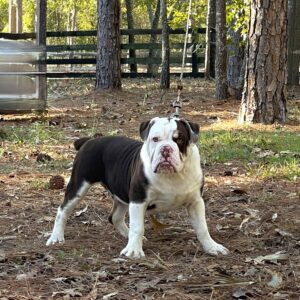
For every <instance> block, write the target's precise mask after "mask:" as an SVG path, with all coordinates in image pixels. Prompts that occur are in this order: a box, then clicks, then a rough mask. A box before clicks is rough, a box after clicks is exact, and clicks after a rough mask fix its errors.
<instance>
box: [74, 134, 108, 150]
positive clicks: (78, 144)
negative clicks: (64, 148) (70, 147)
mask: <svg viewBox="0 0 300 300" xmlns="http://www.w3.org/2000/svg"><path fill="white" fill-rule="evenodd" d="M102 136H103V134H102V133H95V134H94V136H93V137H83V138H80V139H78V140H76V141H75V142H74V147H75V149H76V150H77V151H78V150H79V149H80V148H81V147H82V145H83V144H85V143H86V142H87V141H89V140H91V139H95V138H100V137H102Z"/></svg>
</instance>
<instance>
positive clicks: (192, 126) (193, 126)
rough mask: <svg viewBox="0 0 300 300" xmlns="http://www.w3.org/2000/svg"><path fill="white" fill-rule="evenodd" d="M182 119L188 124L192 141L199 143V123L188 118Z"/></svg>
mask: <svg viewBox="0 0 300 300" xmlns="http://www.w3.org/2000/svg"><path fill="white" fill-rule="evenodd" d="M182 121H183V122H184V123H185V124H186V125H187V128H188V130H189V132H190V135H191V142H192V143H194V144H197V143H198V142H199V135H200V127H199V125H198V124H197V123H194V122H190V121H187V120H183V119H182Z"/></svg>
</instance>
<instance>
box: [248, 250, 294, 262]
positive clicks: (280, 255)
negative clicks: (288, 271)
mask: <svg viewBox="0 0 300 300" xmlns="http://www.w3.org/2000/svg"><path fill="white" fill-rule="evenodd" d="M288 257H289V256H288V254H287V253H282V252H281V251H279V252H276V253H274V254H269V255H265V256H257V257H256V258H254V259H253V261H254V263H256V264H261V263H262V262H264V261H271V262H277V260H286V259H288Z"/></svg>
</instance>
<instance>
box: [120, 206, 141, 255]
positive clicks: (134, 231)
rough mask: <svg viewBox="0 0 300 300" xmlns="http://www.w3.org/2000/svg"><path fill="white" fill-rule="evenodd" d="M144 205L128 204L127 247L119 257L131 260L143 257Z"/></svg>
mask: <svg viewBox="0 0 300 300" xmlns="http://www.w3.org/2000/svg"><path fill="white" fill-rule="evenodd" d="M145 211H146V203H134V202H130V203H129V234H128V243H127V246H126V247H125V248H124V249H123V250H122V251H121V255H126V256H128V257H132V258H141V257H144V256H145V254H144V251H143V236H144V231H145V228H144V221H145Z"/></svg>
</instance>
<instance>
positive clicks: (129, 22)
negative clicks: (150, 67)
mask: <svg viewBox="0 0 300 300" xmlns="http://www.w3.org/2000/svg"><path fill="white" fill-rule="evenodd" d="M125 4H126V14H127V27H128V29H133V28H134V21H133V15H132V5H131V0H126V1H125ZM128 42H129V44H134V35H132V34H129V36H128ZM129 57H130V58H135V57H136V55H135V50H134V49H129ZM130 72H132V73H137V65H136V64H130Z"/></svg>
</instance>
